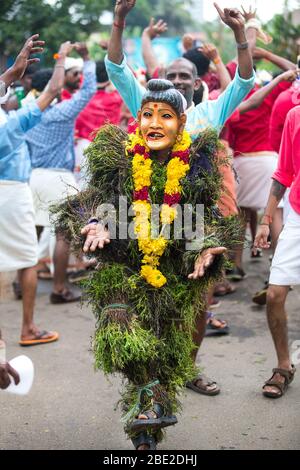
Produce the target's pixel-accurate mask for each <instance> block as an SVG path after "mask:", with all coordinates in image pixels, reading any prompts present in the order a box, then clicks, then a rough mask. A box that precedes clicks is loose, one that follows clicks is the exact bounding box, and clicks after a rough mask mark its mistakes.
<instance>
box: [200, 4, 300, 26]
mask: <svg viewBox="0 0 300 470" xmlns="http://www.w3.org/2000/svg"><path fill="white" fill-rule="evenodd" d="M196 2H197V0H196ZM196 2H195V3H196ZM203 3H204V20H206V21H212V20H214V19H215V18H216V17H217V12H216V9H215V7H214V5H213V3H214V0H204V2H203ZM217 3H218V4H219V5H220V7H222V8H224V7H237V8H240V6H241V5H243V6H244V8H245V10H246V7H249V5H255V6H256V7H257V13H258V16H259V17H260V19H261V20H262V21H264V22H266V21H268V20H269V19H271V18H272V16H273V15H275V14H276V13H282V11H283V5H284V0H268V1H267V0H252V1H249V0H218V1H217ZM299 3H300V2H299V1H297V0H290V8H291V9H294V8H299Z"/></svg>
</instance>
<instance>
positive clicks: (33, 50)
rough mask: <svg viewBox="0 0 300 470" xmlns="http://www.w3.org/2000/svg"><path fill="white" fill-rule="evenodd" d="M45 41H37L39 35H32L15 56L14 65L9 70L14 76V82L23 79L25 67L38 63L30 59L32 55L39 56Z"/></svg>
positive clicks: (34, 59) (36, 60) (37, 60)
mask: <svg viewBox="0 0 300 470" xmlns="http://www.w3.org/2000/svg"><path fill="white" fill-rule="evenodd" d="M44 45H45V41H40V40H39V35H38V34H34V35H33V36H31V37H30V38H28V39H27V41H26V42H25V44H24V46H23V48H22V50H21V52H20V53H19V55H18V56H17V58H16V60H15V63H14V65H13V66H12V68H11V71H12V73H13V75H14V80H19V79H20V78H22V77H23V75H24V72H25V70H26V67H27V66H28V65H30V64H34V63H36V62H39V61H40V59H38V58H37V57H36V58H32V57H31V55H32V54H39V53H41V52H43V50H44V48H43V46H44Z"/></svg>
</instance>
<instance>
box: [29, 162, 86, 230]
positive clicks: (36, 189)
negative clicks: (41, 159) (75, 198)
mask: <svg viewBox="0 0 300 470" xmlns="http://www.w3.org/2000/svg"><path fill="white" fill-rule="evenodd" d="M30 188H31V191H32V195H33V203H34V209H35V213H36V216H35V224H36V225H39V226H42V227H49V226H50V225H51V224H50V210H49V209H50V206H51V205H53V204H57V203H58V202H59V201H62V200H63V199H65V198H66V197H67V196H72V195H74V194H76V193H77V192H78V185H77V183H76V180H75V177H74V175H73V173H72V172H71V171H64V170H61V169H58V170H56V169H52V168H50V169H48V168H36V169H34V170H33V171H32V174H31V178H30Z"/></svg>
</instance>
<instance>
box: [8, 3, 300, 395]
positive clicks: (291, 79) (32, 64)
mask: <svg viewBox="0 0 300 470" xmlns="http://www.w3.org/2000/svg"><path fill="white" fill-rule="evenodd" d="M116 3H117V5H116V10H115V19H114V23H113V27H112V34H111V39H110V41H109V43H108V51H107V56H106V59H105V61H99V62H97V63H95V62H94V61H93V60H91V58H90V56H89V51H88V49H87V47H86V45H85V44H82V43H71V42H66V43H63V44H62V45H61V46H60V49H59V51H58V52H57V54H55V66H54V68H53V69H44V68H41V67H40V66H39V63H38V59H36V58H34V57H35V55H36V54H40V53H42V52H43V46H44V42H43V41H42V40H41V39H40V38H39V37H38V35H34V36H32V37H31V38H29V39H28V40H27V41H26V43H25V45H24V47H23V48H22V50H21V52H20V53H19V55H18V56H17V58H16V61H15V63H14V65H13V66H12V67H11V68H9V69H8V70H6V71H4V73H3V74H2V75H1V76H0V103H1V107H0V227H1V238H0V272H7V271H16V272H17V276H16V280H15V282H14V283H13V286H14V292H15V295H16V298H18V299H22V303H23V322H22V329H21V334H20V341H19V344H20V345H21V346H30V345H41V344H47V343H51V342H53V341H57V340H58V339H59V333H58V332H55V331H46V330H43V329H41V328H39V327H37V326H36V323H35V322H34V304H35V297H36V289H37V282H38V278H40V279H53V288H52V293H51V295H50V302H51V303H53V304H66V303H69V302H77V301H79V300H80V294H78V293H77V291H76V290H73V289H72V288H71V287H70V282H69V281H73V282H76V281H78V280H80V279H82V278H84V277H85V276H86V275H88V272H89V270H90V269H93V264H92V263H91V262H90V261H88V260H87V259H85V258H84V257H82V258H80V259H76V260H74V258H73V260H72V261H70V252H69V245H68V243H67V242H66V240H65V239H64V237H63V234H61V233H58V232H57V233H54V231H53V229H52V228H51V217H50V207H51V205H53V204H55V203H57V202H58V201H60V200H62V199H63V198H65V197H66V196H68V195H72V194H75V193H76V192H77V191H78V189H81V188H84V186H85V183H86V177H85V166H84V150H85V149H86V148H87V146H88V145H89V143H90V142H91V141H92V140H93V139H94V137H95V135H96V132H97V130H98V129H99V128H101V127H102V126H103V125H105V124H106V123H112V124H115V125H120V126H121V127H122V128H123V129H125V130H126V131H127V132H129V133H130V132H133V131H134V130H135V127H136V123H135V118H136V116H137V112H138V110H139V107H140V104H141V100H142V96H143V94H144V85H145V83H146V81H147V80H149V79H150V78H158V77H165V78H167V79H168V80H170V81H171V82H172V83H173V84H174V85H175V87H176V89H178V90H179V91H180V92H181V93H182V95H183V96H184V97H185V99H186V101H187V108H188V109H187V111H186V114H187V126H186V128H187V130H188V131H189V133H190V134H191V136H192V138H196V137H197V136H198V135H199V133H201V131H203V130H204V129H205V128H207V127H209V126H211V127H213V128H215V129H216V130H217V131H218V132H219V133H220V139H221V140H222V143H223V148H224V150H223V152H224V153H225V154H226V157H227V158H228V159H230V161H231V162H232V164H231V166H230V165H229V166H228V165H225V166H222V167H220V171H221V172H222V174H223V177H224V188H225V189H224V192H223V194H222V197H221V199H220V201H219V209H220V210H221V212H222V214H223V216H224V217H228V216H238V217H240V220H241V224H242V226H243V228H244V236H245V233H246V229H247V227H249V229H250V232H251V237H252V246H251V257H253V258H259V257H261V256H262V251H261V249H262V248H270V243H271V245H272V246H271V248H272V250H273V253H275V254H274V257H273V261H272V267H271V274H270V278H268V279H267V280H266V285H265V286H262V289H261V291H260V292H257V293H253V301H254V302H256V303H257V304H259V305H265V304H266V305H267V317H268V323H269V327H270V331H271V334H272V337H273V341H274V344H275V348H276V352H277V360H278V363H277V365H276V368H275V369H274V370H273V375H272V377H271V378H270V379H269V380H268V381H267V382H266V384H265V386H264V388H263V393H264V395H266V396H268V397H272V398H279V397H281V396H282V395H284V393H285V391H286V389H287V387H288V386H289V384H290V383H291V381H292V380H293V378H294V374H295V367H294V366H293V365H292V364H291V360H290V356H289V348H288V334H287V318H286V313H285V302H286V298H287V295H288V292H289V290H290V287H291V286H294V285H298V284H299V279H300V259H299V256H295V254H296V253H299V246H300V150H299V149H300V130H299V127H298V126H299V122H300V119H299V118H300V107H299V106H298V104H299V103H300V101H299V96H300V88H299V87H300V80H299V76H298V70H297V66H296V65H295V63H292V62H290V61H289V60H287V59H286V58H284V57H279V56H277V55H275V54H273V53H271V52H270V51H269V50H268V49H267V46H265V48H260V47H257V44H256V42H257V38H258V37H260V38H262V39H263V40H265V42H266V43H267V42H268V40H269V38H268V37H267V36H266V35H265V34H264V32H263V31H262V29H261V24H260V22H259V20H258V19H257V18H256V12H255V11H252V10H251V9H250V11H249V12H246V11H243V13H242V14H241V13H239V12H238V13H236V14H233V13H232V12H233V10H228V9H225V10H224V11H222V10H221V9H219V8H218V11H219V14H220V17H221V18H222V20H223V21H224V22H225V23H226V24H228V25H229V26H230V27H231V28H232V30H233V32H234V34H235V40H236V43H237V57H236V58H233V59H232V61H231V62H230V63H228V64H226V65H225V64H224V63H223V61H222V58H221V55H220V54H219V52H218V50H217V48H216V47H215V46H214V45H212V44H204V45H203V46H202V47H198V46H196V45H194V42H193V38H192V36H190V35H188V34H187V35H186V36H185V37H184V38H183V48H184V54H183V56H182V57H181V58H178V59H177V60H175V61H174V62H173V63H172V64H170V65H168V66H167V64H161V63H160V60H159V58H158V57H156V56H155V52H154V49H153V46H152V41H153V39H155V37H156V36H158V35H160V34H162V33H164V32H165V31H166V29H167V24H166V23H164V22H163V21H158V22H157V23H155V22H154V21H153V20H151V21H150V24H149V26H148V27H147V28H146V29H145V30H144V32H143V35H142V47H143V56H144V62H145V65H146V70H145V73H143V74H139V73H138V72H137V71H134V70H132V69H131V68H130V67H129V66H128V65H127V62H126V58H125V55H124V53H123V49H122V37H123V31H124V28H125V19H126V16H127V14H128V13H129V12H130V10H131V9H132V8H134V4H135V1H124V0H122V1H118V2H116ZM74 51H75V52H76V53H77V55H78V56H79V58H78V59H74V58H73V57H70V54H71V53H74ZM73 55H74V54H72V56H73ZM252 59H254V60H261V59H264V60H266V61H269V62H271V63H272V64H274V65H275V66H276V67H277V68H278V69H280V72H279V73H278V74H277V75H276V76H274V78H272V79H271V80H270V81H269V82H268V83H263V84H262V83H259V82H258V80H257V81H256V83H255V78H254V77H255V74H254V72H253V67H252ZM298 119H299V120H298ZM289 188H291V189H289ZM262 211H263V215H262V216H261V212H262ZM243 249H244V247H243V245H242V244H241V245H239V246H237V248H236V250H235V252H234V253H232V263H233V264H232V265H233V268H232V269H231V270H230V271H228V272H226V273H224V280H223V281H222V282H220V283H218V284H217V285H215V286H214V288H213V289H211V292H210V293H209V295H208V299H207V315H206V317H204V318H202V319H201V321H200V322H199V324H198V342H197V343H199V345H200V344H201V342H202V339H203V337H204V335H205V334H207V335H215V334H218V335H219V334H224V335H225V334H229V333H230V330H229V326H228V324H227V322H225V321H220V320H218V319H217V318H215V317H214V315H213V314H212V312H211V310H212V309H213V308H214V307H216V305H217V304H218V299H217V297H220V296H224V295H229V294H231V293H232V292H234V291H235V290H236V287H235V286H234V285H233V284H232V283H231V282H232V281H244V280H245V279H246V273H245V271H244V267H243ZM71 264H72V268H70V265H71ZM74 266H75V268H74ZM241 285H242V283H241ZM241 288H242V287H241ZM1 344H2V348H3V347H4V342H3V340H1V332H0V349H1ZM0 359H1V358H0ZM4 359H5V358H4ZM4 359H3V357H2V362H1V364H0V388H6V387H7V386H8V384H9V383H10V380H11V379H10V375H11V376H12V377H13V378H14V380H15V381H16V382H17V381H18V376H17V374H16V372H15V371H14V370H12V369H11V367H10V365H9V364H8V363H7V362H5V360H4ZM193 390H195V391H196V392H197V393H202V394H205V395H216V394H218V393H219V392H220V387H219V386H218V384H217V383H216V382H215V381H214V380H212V379H208V378H207V377H205V376H199V377H198V378H197V380H196V381H195V382H194V383H193Z"/></svg>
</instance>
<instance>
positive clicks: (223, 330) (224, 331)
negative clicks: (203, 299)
mask: <svg viewBox="0 0 300 470" xmlns="http://www.w3.org/2000/svg"><path fill="white" fill-rule="evenodd" d="M213 317H214V315H213V314H212V313H211V312H208V313H207V320H209V321H210V322H209V323H208V324H207V325H206V332H205V336H206V337H207V336H221V335H229V333H230V329H229V327H228V326H227V325H226V326H223V327H219V326H216V325H213V324H212V322H211V320H212V319H213ZM218 321H219V322H220V323H222V324H225V323H226V322H224V321H222V320H218Z"/></svg>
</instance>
